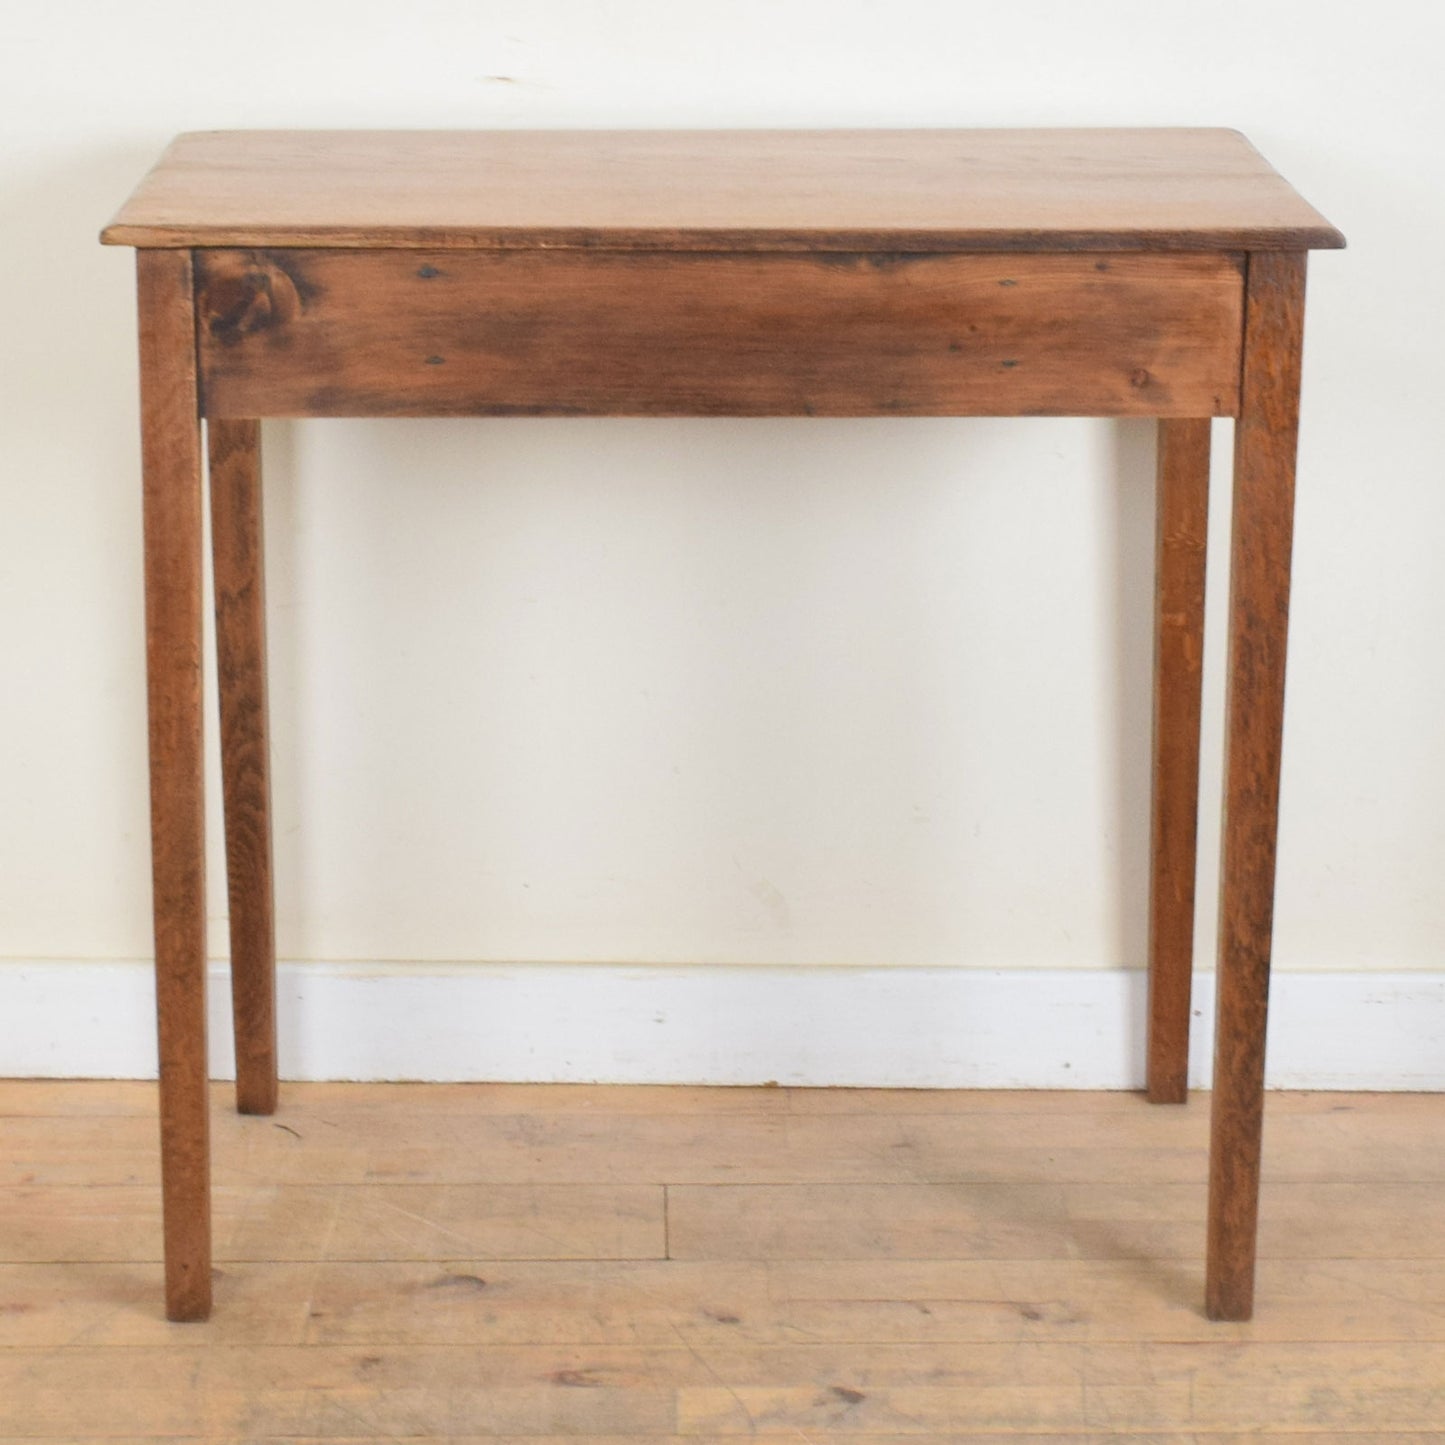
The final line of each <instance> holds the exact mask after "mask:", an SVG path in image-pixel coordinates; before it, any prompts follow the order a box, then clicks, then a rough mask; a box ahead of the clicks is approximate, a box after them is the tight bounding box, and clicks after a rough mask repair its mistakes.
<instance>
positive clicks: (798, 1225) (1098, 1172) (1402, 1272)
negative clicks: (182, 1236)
mask: <svg viewBox="0 0 1445 1445" xmlns="http://www.w3.org/2000/svg"><path fill="white" fill-rule="evenodd" d="M229 1098H230V1095H229V1090H228V1089H226V1088H223V1087H220V1086H218V1087H217V1091H216V1096H215V1106H216V1112H215V1115H214V1118H215V1141H214V1148H215V1156H216V1186H217V1187H216V1247H217V1257H218V1269H217V1281H216V1285H217V1288H216V1313H215V1316H214V1318H213V1319H212V1320H211V1321H210V1323H208V1324H204V1325H168V1324H166V1323H165V1322H164V1320H163V1319H162V1318H161V1276H160V1268H159V1265H158V1260H159V1257H160V1221H159V1195H158V1187H157V1167H156V1123H155V1091H154V1086H153V1085H144V1084H131V1083H124V1084H106V1083H61V1084H56V1083H42V1082H16V1083H0V1441H4V1442H6V1445H9V1442H10V1441H19V1440H33V1439H35V1438H37V1437H39V1438H44V1439H64V1440H77V1439H83V1438H88V1437H105V1438H107V1439H110V1440H112V1441H138V1440H142V1439H147V1440H149V1439H159V1438H165V1439H167V1440H172V1441H174V1440H177V1439H182V1440H202V1439H204V1440H226V1441H238V1442H239V1441H272V1440H289V1441H301V1440H326V1441H330V1442H341V1441H361V1440H382V1439H386V1440H393V1439H435V1440H449V1441H456V1442H467V1441H482V1440H487V1441H497V1440H510V1441H517V1442H520V1441H522V1440H526V1441H528V1442H531V1445H538V1442H541V1441H552V1442H554V1445H555V1442H558V1441H561V1440H562V1439H568V1440H574V1441H575V1440H576V1439H578V1438H579V1437H581V1438H582V1439H585V1440H588V1441H593V1442H602V1441H605V1442H608V1445H622V1442H633V1441H639V1440H640V1441H645V1442H650V1445H664V1442H668V1441H674V1442H681V1441H684V1440H685V1441H687V1442H690V1445H722V1442H724V1441H733V1440H736V1439H738V1438H739V1437H742V1436H749V1435H752V1436H761V1437H764V1438H767V1439H772V1440H776V1441H779V1442H782V1441H789V1442H814V1445H821V1442H826V1441H848V1442H854V1445H888V1442H892V1445H904V1442H909V1445H912V1442H917V1441H921V1440H927V1441H938V1442H949V1441H964V1440H968V1441H973V1442H986V1441H1003V1440H1017V1439H1018V1438H1019V1437H1020V1436H1023V1435H1027V1436H1029V1437H1030V1439H1031V1440H1032V1442H1034V1445H1064V1442H1084V1441H1090V1442H1097V1441H1100V1440H1104V1439H1110V1438H1115V1437H1120V1436H1127V1437H1129V1438H1131V1439H1132V1440H1133V1441H1135V1442H1156V1441H1157V1442H1163V1441H1173V1442H1178V1445H1183V1442H1186V1441H1190V1442H1206V1441H1208V1442H1220V1445H1222V1442H1224V1441H1226V1440H1230V1441H1237V1440H1240V1439H1260V1438H1267V1437H1273V1436H1276V1435H1278V1437H1280V1438H1284V1437H1286V1436H1287V1437H1288V1439H1289V1440H1290V1442H1291V1445H1323V1442H1326V1441H1331V1442H1341V1445H1343V1442H1346V1441H1348V1442H1349V1445H1367V1442H1371V1441H1385V1440H1408V1441H1411V1442H1415V1445H1418V1442H1421V1441H1445V1097H1439V1096H1435V1097H1432V1096H1425V1095H1369V1096H1367V1095H1338V1094H1337V1095H1327V1094H1313V1095H1303V1094H1272V1095H1271V1096H1270V1098H1269V1104H1268V1109H1267V1122H1266V1134H1265V1174H1266V1186H1265V1194H1264V1203H1263V1213H1264V1219H1263V1227H1262V1234H1261V1254H1262V1261H1261V1267H1260V1289H1259V1309H1258V1314H1257V1317H1256V1319H1255V1320H1254V1322H1253V1323H1251V1324H1248V1325H1216V1324H1210V1323H1208V1322H1207V1321H1206V1320H1205V1319H1204V1318H1203V1317H1202V1314H1201V1312H1200V1301H1201V1298H1202V1290H1203V1265H1202V1249H1203V1241H1204V1184H1203V1181H1204V1177H1205V1141H1206V1132H1207V1112H1208V1107H1207V1105H1208V1101H1207V1098H1205V1097H1202V1096H1201V1097H1198V1098H1196V1099H1195V1100H1194V1101H1193V1102H1192V1103H1190V1104H1189V1105H1188V1106H1187V1107H1186V1108H1183V1109H1179V1108H1169V1107H1158V1108H1151V1107H1150V1106H1149V1105H1147V1104H1145V1103H1144V1102H1143V1101H1142V1100H1141V1099H1140V1098H1138V1097H1137V1096H1134V1095H1129V1094H1046V1093H942V1092H940V1093H920V1092H875V1091H860V1090H832V1091H824V1090H794V1089H686V1088H680V1089H658V1088H627V1089H606V1088H570V1087H548V1088H544V1087H531V1086H488V1085H478V1086H453V1085H446V1086H423V1085H386V1086H381V1085H332V1084H319V1085H289V1086H285V1087H284V1089H283V1102H282V1111H281V1113H279V1114H278V1115H277V1116H276V1117H275V1118H274V1119H257V1118H240V1117H238V1116H236V1115H235V1114H234V1113H232V1112H231V1111H230V1109H229Z"/></svg>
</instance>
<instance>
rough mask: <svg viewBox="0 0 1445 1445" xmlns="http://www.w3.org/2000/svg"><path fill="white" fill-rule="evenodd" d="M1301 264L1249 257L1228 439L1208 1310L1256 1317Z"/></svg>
mask: <svg viewBox="0 0 1445 1445" xmlns="http://www.w3.org/2000/svg"><path fill="white" fill-rule="evenodd" d="M1304 281H1305V258H1304V256H1303V255H1301V254H1292V253H1280V252H1269V253H1256V254H1253V255H1251V256H1250V258H1249V266H1248V278H1247V281H1246V286H1245V318H1244V371H1243V393H1242V396H1241V400H1240V414H1239V418H1238V421H1237V422H1236V423H1235V441H1234V522H1233V534H1232V539H1231V542H1230V576H1229V669H1228V701H1227V703H1226V730H1227V731H1226V745H1225V746H1226V755H1225V781H1224V846H1223V859H1222V863H1221V876H1220V907H1219V983H1218V993H1219V998H1218V1018H1217V1022H1216V1026H1215V1029H1216V1032H1215V1047H1214V1099H1213V1123H1212V1134H1211V1139H1210V1150H1209V1249H1208V1264H1207V1270H1206V1286H1205V1294H1206V1307H1207V1309H1208V1312H1209V1315H1210V1317H1211V1318H1212V1319H1224V1320H1245V1319H1248V1318H1249V1317H1250V1314H1251V1313H1252V1311H1253V1308H1254V1264H1255V1236H1256V1231H1257V1226H1258V1217H1259V1163H1260V1142H1261V1127H1262V1123H1263V1114H1264V1039H1265V1016H1266V1008H1267V1003H1268V995H1269V965H1270V935H1271V931H1272V927H1273V922H1274V872H1275V832H1276V824H1277V821H1278V815H1279V773H1280V740H1281V733H1282V728H1283V721H1284V673H1285V643H1286V632H1287V628H1288V621H1289V581H1290V546H1291V538H1292V533H1293V519H1294V470H1295V444H1296V437H1297V434H1298V420H1299V382H1300V343H1301V338H1302V333H1303V328H1304Z"/></svg>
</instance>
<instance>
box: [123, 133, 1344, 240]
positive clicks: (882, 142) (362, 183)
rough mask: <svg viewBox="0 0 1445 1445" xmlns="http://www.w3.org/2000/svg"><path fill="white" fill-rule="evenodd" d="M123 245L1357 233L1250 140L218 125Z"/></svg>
mask: <svg viewBox="0 0 1445 1445" xmlns="http://www.w3.org/2000/svg"><path fill="white" fill-rule="evenodd" d="M101 239H102V240H103V241H105V242H107V243H108V244H111V245H125V246H161V247H165V246H171V247H185V246H246V247H253V246H264V247H291V246H325V247H345V248H354V247H448V246H451V247H466V248H477V249H514V248H526V249H532V248H544V247H546V248H573V249H581V248H601V249H613V250H619V249H620V250H707V251H712V250H721V251H869V250H889V251H906V252H931V251H1118V250H1130V251H1137V250H1194V251H1200V250H1229V251H1234V250H1304V249H1316V248H1329V247H1338V246H1343V245H1344V238H1343V237H1342V236H1341V235H1340V233H1339V232H1338V231H1337V230H1335V228H1334V227H1333V226H1331V225H1330V224H1329V222H1328V221H1326V220H1325V219H1324V217H1323V216H1321V215H1320V213H1319V212H1318V211H1316V210H1315V209H1314V208H1313V207H1312V206H1310V205H1309V204H1308V203H1307V202H1306V201H1304V200H1303V199H1301V197H1300V196H1299V195H1298V194H1297V193H1296V192H1295V191H1294V190H1293V188H1292V187H1291V186H1290V185H1289V184H1288V183H1287V182H1286V181H1285V180H1284V179H1283V178H1282V177H1281V176H1280V175H1279V174H1278V173H1277V172H1276V171H1274V170H1273V168H1272V167H1271V166H1270V165H1269V163H1268V162H1267V161H1265V160H1264V158H1263V157H1262V156H1261V155H1260V154H1259V152H1258V151H1256V150H1255V149H1254V147H1253V146H1252V145H1250V143H1249V142H1248V141H1247V140H1246V139H1245V138H1244V137H1243V136H1242V135H1240V134H1239V132H1238V131H1232V130H1214V129H1141V130H851V131H850V130H826V131H802V130H794V131H777V130H774V131H768V130H728V131H722V130H717V131H672V130H656V131H503V130H498V131H201V132H193V133H190V134H186V135H182V136H178V137H177V138H176V140H175V141H173V142H172V144H171V145H170V147H169V148H168V149H167V150H166V152H165V153H164V155H162V157H161V159H160V160H159V162H158V163H157V164H156V166H155V168H154V169H153V170H152V171H151V172H150V174H149V175H147V176H146V178H145V179H144V180H143V181H142V182H141V184H140V186H139V187H138V188H137V190H136V191H135V193H134V194H133V195H132V196H131V198H130V199H129V200H128V201H127V202H126V203H125V205H124V206H123V207H122V208H121V210H120V212H119V214H118V215H117V216H116V218H115V219H114V220H113V221H112V222H111V224H110V225H109V226H107V227H106V229H105V231H104V232H103V233H102V235H101Z"/></svg>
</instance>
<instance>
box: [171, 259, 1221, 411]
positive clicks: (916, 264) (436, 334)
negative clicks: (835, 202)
mask: <svg viewBox="0 0 1445 1445" xmlns="http://www.w3.org/2000/svg"><path fill="white" fill-rule="evenodd" d="M197 266H198V282H197V289H198V297H199V300H198V304H199V307H200V317H201V325H200V351H201V377H202V381H201V386H202V404H203V407H204V410H205V412H206V415H207V416H210V417H226V416H361V415H365V416H428V415H451V414H513V413H523V414H571V415H609V416H615V415H690V416H697V415H715V416H716V415H729V416H804V415H807V416H860V415H876V416H884V415H888V416H925V415H929V416H931V415H957V414H968V415H1021V414H1032V415H1100V416H1137V415H1147V416H1173V415H1187V416H1195V417H1197V416H1209V415H1216V414H1218V415H1230V414H1232V413H1233V411H1234V409H1235V406H1236V404H1237V396H1238V379H1239V333H1240V316H1241V310H1240V308H1241V297H1242V290H1243V285H1242V279H1241V261H1240V258H1238V257H1236V256H1233V255H1229V254H1224V255H1218V254H1205V255H1191V256H1183V255H1177V256H1176V255H1170V256H1128V255H1110V256H1028V257H1024V256H1015V257H1007V256H913V257H909V256H900V255H896V254H888V255H871V256H865V255H847V256H843V255H838V256H830V257H827V258H819V257H806V256H783V255H777V256H718V255H630V254H625V253H608V254H587V255H577V254H571V253H558V254H551V253H521V252H500V253H490V254H489V253H472V254H460V253H448V252H440V251H433V252H416V251H371V252H350V251H340V250H337V251H301V250H293V251H227V250H222V251H203V252H198V253H197Z"/></svg>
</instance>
